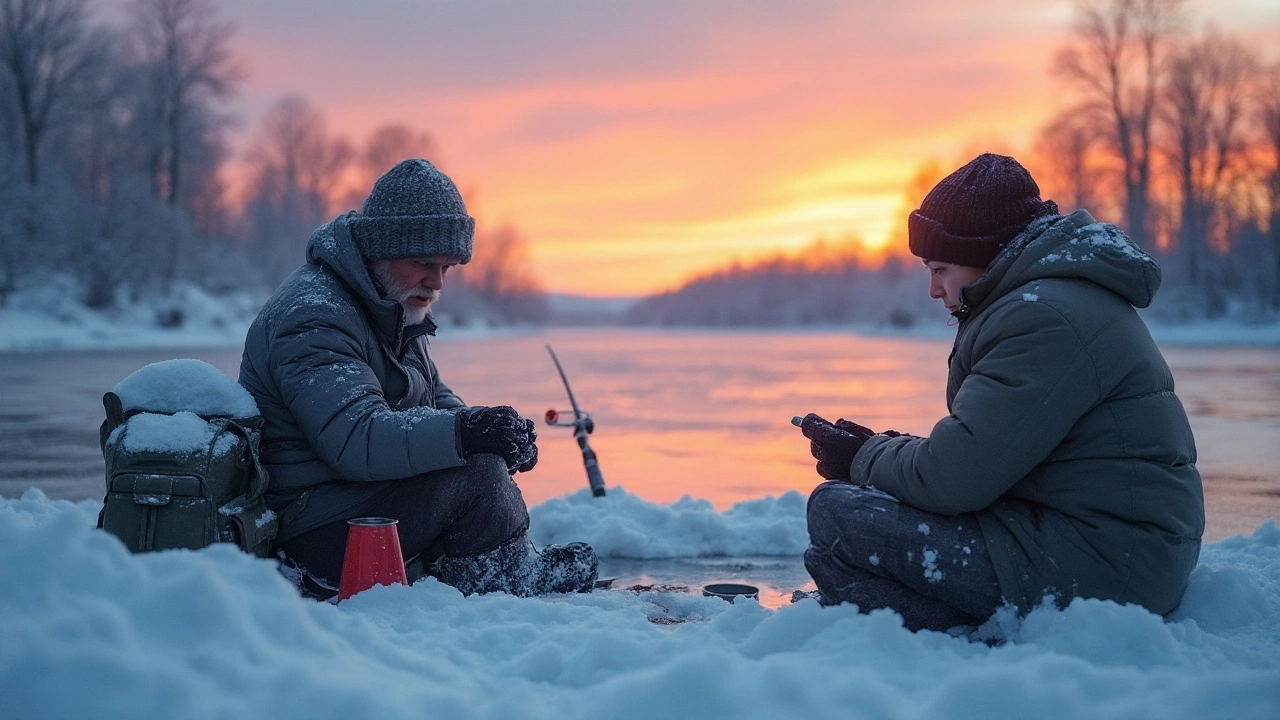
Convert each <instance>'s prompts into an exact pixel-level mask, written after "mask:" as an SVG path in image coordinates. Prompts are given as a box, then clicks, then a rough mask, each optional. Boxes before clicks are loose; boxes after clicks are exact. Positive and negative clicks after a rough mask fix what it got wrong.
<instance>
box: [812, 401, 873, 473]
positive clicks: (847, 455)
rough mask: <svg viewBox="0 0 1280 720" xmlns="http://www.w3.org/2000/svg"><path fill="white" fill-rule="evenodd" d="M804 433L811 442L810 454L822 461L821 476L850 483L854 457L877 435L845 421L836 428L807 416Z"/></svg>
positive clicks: (856, 424)
mask: <svg viewBox="0 0 1280 720" xmlns="http://www.w3.org/2000/svg"><path fill="white" fill-rule="evenodd" d="M800 432H802V433H804V436H805V437H807V438H809V452H811V453H813V457H814V458H816V459H817V461H818V474H819V475H821V476H822V477H824V478H826V479H827V480H848V479H849V475H850V472H851V469H852V466H853V456H854V455H857V454H858V450H859V449H861V448H862V444H863V443H865V442H866V441H867V439H868V438H870V437H871V436H872V435H875V431H873V430H871V429H870V428H866V427H863V426H861V425H859V424H858V423H855V422H850V421H848V420H845V419H844V418H840V419H839V420H837V421H835V423H834V424H832V423H830V422H827V421H826V420H823V419H822V418H821V417H818V416H817V415H815V414H813V413H809V414H808V415H805V416H804V421H803V422H801V423H800Z"/></svg>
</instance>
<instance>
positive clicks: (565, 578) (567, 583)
mask: <svg viewBox="0 0 1280 720" xmlns="http://www.w3.org/2000/svg"><path fill="white" fill-rule="evenodd" d="M598 564H599V563H598V561H597V559H596V553H595V551H594V550H592V549H591V546H590V545H587V544H586V543H580V542H574V543H569V544H568V545H548V546H546V547H544V548H543V549H542V552H538V551H537V550H536V549H534V547H533V543H531V542H530V541H529V538H528V537H526V536H525V535H524V534H523V533H521V534H520V535H517V536H516V537H514V538H512V539H511V540H508V541H507V542H505V543H503V544H502V545H499V546H498V547H496V548H494V549H492V550H490V551H488V552H484V553H481V554H479V555H476V556H475V557H462V558H453V557H444V558H441V559H440V561H439V564H438V566H437V568H436V573H435V574H436V576H437V577H438V578H439V580H440V582H443V583H445V584H446V585H452V586H453V587H455V588H457V589H459V590H461V591H462V594H463V595H471V594H472V593H490V592H499V591H501V592H505V593H509V594H511V595H519V596H521V597H528V596H531V595H546V594H548V593H567V592H590V591H591V588H592V586H593V585H595V582H596V574H597V572H598Z"/></svg>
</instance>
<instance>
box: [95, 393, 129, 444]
mask: <svg viewBox="0 0 1280 720" xmlns="http://www.w3.org/2000/svg"><path fill="white" fill-rule="evenodd" d="M102 407H103V409H105V410H106V411H107V419H106V420H103V421H102V426H101V427H99V428H98V445H100V446H101V447H102V449H103V451H105V450H106V448H107V438H109V437H111V433H112V432H114V431H115V429H116V428H118V427H120V426H121V425H123V424H124V403H122V402H120V396H119V395H116V394H115V393H113V392H108V393H107V394H106V395H103V396H102Z"/></svg>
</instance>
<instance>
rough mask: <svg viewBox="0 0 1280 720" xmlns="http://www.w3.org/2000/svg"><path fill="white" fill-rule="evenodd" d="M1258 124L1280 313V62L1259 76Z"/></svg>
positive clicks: (1273, 291)
mask: <svg viewBox="0 0 1280 720" xmlns="http://www.w3.org/2000/svg"><path fill="white" fill-rule="evenodd" d="M1257 98H1258V100H1259V103H1258V121H1259V126H1260V128H1261V138H1262V142H1261V151H1262V152H1261V158H1263V159H1260V163H1259V164H1260V165H1262V169H1263V183H1264V188H1265V192H1264V198H1265V200H1264V202H1265V208H1264V211H1263V214H1264V218H1265V223H1266V227H1267V240H1268V241H1269V245H1270V250H1271V255H1272V263H1273V264H1274V265H1273V269H1274V271H1275V273H1274V275H1273V277H1272V278H1271V288H1270V289H1271V303H1272V308H1273V309H1278V310H1280V62H1276V63H1274V64H1272V65H1270V66H1269V67H1267V68H1266V71H1265V72H1264V73H1261V74H1260V75H1259V83H1258V93H1257Z"/></svg>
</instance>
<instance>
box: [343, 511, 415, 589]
mask: <svg viewBox="0 0 1280 720" xmlns="http://www.w3.org/2000/svg"><path fill="white" fill-rule="evenodd" d="M397 522H399V521H398V520H394V519H392V518H381V517H366V518H352V519H351V520H348V521H347V552H346V554H345V555H343V557H342V582H340V583H339V584H338V600H339V601H342V600H346V599H347V598H349V597H351V596H352V595H355V594H356V593H358V592H361V591H364V590H368V589H369V588H371V587H373V586H374V585H392V584H394V583H400V584H401V585H408V584H409V578H408V577H406V576H405V573H404V556H403V555H402V554H401V553H400V533H399V532H398V531H397V530H396V523H397Z"/></svg>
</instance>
